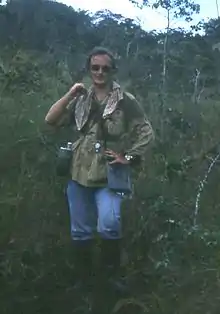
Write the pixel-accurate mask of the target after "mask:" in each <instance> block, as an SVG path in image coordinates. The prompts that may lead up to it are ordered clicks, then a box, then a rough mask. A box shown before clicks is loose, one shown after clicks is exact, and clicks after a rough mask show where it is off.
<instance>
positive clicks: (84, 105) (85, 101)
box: [75, 81, 123, 131]
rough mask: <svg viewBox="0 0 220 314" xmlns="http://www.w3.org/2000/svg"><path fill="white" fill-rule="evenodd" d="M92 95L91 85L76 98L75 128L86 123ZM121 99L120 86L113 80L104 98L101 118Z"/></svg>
mask: <svg viewBox="0 0 220 314" xmlns="http://www.w3.org/2000/svg"><path fill="white" fill-rule="evenodd" d="M93 95H94V88H93V86H91V87H90V88H89V90H88V93H87V94H86V95H81V96H79V98H78V101H77V103H76V107H75V120H76V126H77V129H78V130H79V131H80V130H81V129H82V128H83V126H84V125H85V124H86V122H87V120H88V117H89V113H90V110H91V104H92V98H93ZM122 99H123V92H122V90H121V86H120V85H119V84H118V83H116V82H115V81H114V82H113V86H112V90H111V92H110V93H109V96H108V99H107V100H106V106H105V109H104V112H103V118H104V119H105V118H106V117H107V116H108V115H110V114H112V112H113V111H115V109H116V107H117V105H118V102H119V101H120V100H122Z"/></svg>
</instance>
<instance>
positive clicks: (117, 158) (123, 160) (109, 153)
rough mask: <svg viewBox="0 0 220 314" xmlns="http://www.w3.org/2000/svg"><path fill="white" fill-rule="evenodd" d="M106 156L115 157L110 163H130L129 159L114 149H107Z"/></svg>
mask: <svg viewBox="0 0 220 314" xmlns="http://www.w3.org/2000/svg"><path fill="white" fill-rule="evenodd" d="M105 156H106V157H107V158H111V159H113V160H112V161H110V162H109V164H110V165H112V164H116V163H117V164H123V165H127V164H129V161H128V160H127V159H126V158H125V157H124V156H123V155H121V154H118V153H116V152H114V151H113V150H110V149H107V150H106V151H105Z"/></svg>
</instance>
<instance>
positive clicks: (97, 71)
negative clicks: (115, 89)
mask: <svg viewBox="0 0 220 314" xmlns="http://www.w3.org/2000/svg"><path fill="white" fill-rule="evenodd" d="M90 73H91V77H92V80H93V83H94V84H95V85H99V86H105V85H107V84H108V83H109V82H110V81H111V79H112V74H113V69H112V63H111V59H110V57H109V56H108V55H96V56H93V57H92V58H91V62H90Z"/></svg>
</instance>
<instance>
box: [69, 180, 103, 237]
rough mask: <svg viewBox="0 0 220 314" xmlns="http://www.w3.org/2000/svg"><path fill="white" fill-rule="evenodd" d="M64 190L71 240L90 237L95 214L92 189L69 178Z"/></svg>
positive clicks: (93, 226)
mask: <svg viewBox="0 0 220 314" xmlns="http://www.w3.org/2000/svg"><path fill="white" fill-rule="evenodd" d="M66 192H67V193H66V194H67V201H68V205H69V214H70V227H71V237H72V240H81V241H82V240H90V239H92V238H93V231H94V228H95V221H96V220H95V218H96V214H97V213H96V204H95V198H94V189H93V188H88V187H84V186H81V185H80V184H78V183H77V182H75V181H73V180H70V181H69V182H68V185H67V191H66Z"/></svg>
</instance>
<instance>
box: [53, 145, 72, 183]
mask: <svg viewBox="0 0 220 314" xmlns="http://www.w3.org/2000/svg"><path fill="white" fill-rule="evenodd" d="M72 145H73V144H72V143H71V142H68V143H67V145H66V146H64V147H63V146H61V147H60V148H59V151H58V155H57V165H56V171H57V175H58V176H62V177H63V176H66V175H68V174H69V172H70V166H71V161H72Z"/></svg>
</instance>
